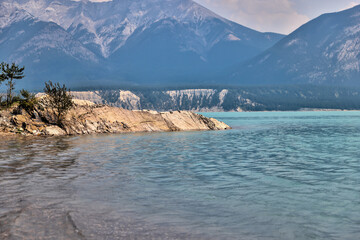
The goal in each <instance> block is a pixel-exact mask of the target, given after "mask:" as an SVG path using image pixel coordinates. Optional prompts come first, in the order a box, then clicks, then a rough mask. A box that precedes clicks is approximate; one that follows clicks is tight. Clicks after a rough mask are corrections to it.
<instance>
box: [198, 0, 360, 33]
mask: <svg viewBox="0 0 360 240" xmlns="http://www.w3.org/2000/svg"><path fill="white" fill-rule="evenodd" d="M195 2H198V3H200V4H201V5H203V6H205V7H207V8H208V9H210V10H212V11H213V12H215V13H217V14H219V15H220V16H223V17H225V18H227V19H230V20H232V21H234V22H237V23H239V24H241V25H244V26H246V27H250V28H253V29H256V30H258V31H262V32H277V33H283V34H289V33H291V32H292V31H294V30H295V29H297V28H298V27H300V26H301V25H303V24H304V23H306V22H308V21H309V20H311V19H314V18H316V17H318V16H320V15H321V14H323V13H329V12H337V11H341V10H344V9H347V8H350V7H354V6H356V5H358V4H360V0H195Z"/></svg>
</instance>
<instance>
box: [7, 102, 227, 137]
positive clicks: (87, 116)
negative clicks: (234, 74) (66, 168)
mask: <svg viewBox="0 0 360 240" xmlns="http://www.w3.org/2000/svg"><path fill="white" fill-rule="evenodd" d="M74 103H75V107H73V108H72V109H71V110H70V111H69V113H68V114H67V116H66V118H65V119H64V121H63V122H62V124H61V125H60V126H59V125H55V124H52V123H53V122H54V118H55V116H54V113H53V112H51V111H50V110H49V109H47V108H41V107H39V108H36V109H35V110H34V111H33V112H31V113H28V112H26V111H25V110H21V109H20V110H19V109H18V108H12V109H8V110H3V111H1V112H0V134H1V135H12V134H22V135H45V136H63V135H80V134H96V133H126V132H170V131H201V130H226V129H230V127H229V126H228V125H226V124H225V123H223V122H220V121H218V120H216V119H213V118H207V117H204V116H202V115H200V114H196V113H193V112H188V111H171V112H157V111H150V110H141V111H131V110H126V109H122V108H117V107H110V106H106V105H97V104H94V103H92V102H89V101H83V100H74Z"/></svg>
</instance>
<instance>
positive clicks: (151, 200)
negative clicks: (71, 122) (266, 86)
mask: <svg viewBox="0 0 360 240" xmlns="http://www.w3.org/2000/svg"><path fill="white" fill-rule="evenodd" d="M205 115H207V116H212V117H216V118H218V119H219V120H223V121H225V122H226V123H228V124H229V125H231V126H232V127H233V128H234V129H233V130H230V131H217V132H182V133H152V134H124V135H99V136H79V137H65V138H64V137H62V138H21V137H18V138H10V139H1V140H0V239H124V238H127V239H149V238H150V239H201V238H203V239H349V240H350V239H351V240H352V239H359V237H360V150H359V148H360V112H294V113H292V112H286V113H207V114H205Z"/></svg>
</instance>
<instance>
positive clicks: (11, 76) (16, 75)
mask: <svg viewBox="0 0 360 240" xmlns="http://www.w3.org/2000/svg"><path fill="white" fill-rule="evenodd" d="M1 70H2V74H1V77H0V79H2V81H7V83H6V85H7V86H8V90H7V98H6V102H7V105H8V106H9V105H10V104H11V103H12V101H13V91H14V89H15V80H18V79H23V78H24V77H25V76H24V70H25V67H22V68H20V67H19V66H18V65H16V64H15V63H12V64H11V65H9V64H8V63H2V64H1Z"/></svg>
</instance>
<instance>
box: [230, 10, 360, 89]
mask: <svg viewBox="0 0 360 240" xmlns="http://www.w3.org/2000/svg"><path fill="white" fill-rule="evenodd" d="M230 79H231V82H232V83H237V84H274V83H281V84H292V83H297V84H299V83H312V84H331V85H360V6H356V7H354V8H352V9H349V10H346V11H342V12H338V13H331V14H325V15H322V16H320V17H319V18H316V19H315V20H313V21H310V22H309V23H307V24H305V25H303V26H302V27H300V28H299V29H298V30H296V31H295V32H293V33H292V34H290V35H289V36H287V37H285V38H283V39H282V40H281V41H279V42H278V43H277V44H276V45H275V46H273V47H272V48H270V49H268V50H267V51H265V52H264V53H262V54H260V55H259V56H257V57H256V58H255V59H253V60H251V61H249V62H248V63H246V64H245V65H243V66H241V67H238V68H237V69H236V70H235V71H234V73H233V74H232V76H231V77H230Z"/></svg>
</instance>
